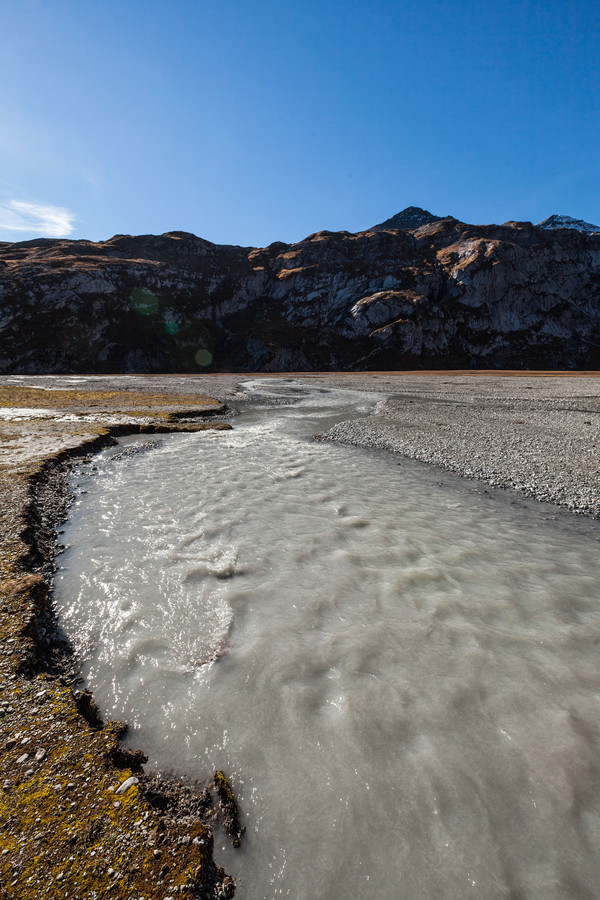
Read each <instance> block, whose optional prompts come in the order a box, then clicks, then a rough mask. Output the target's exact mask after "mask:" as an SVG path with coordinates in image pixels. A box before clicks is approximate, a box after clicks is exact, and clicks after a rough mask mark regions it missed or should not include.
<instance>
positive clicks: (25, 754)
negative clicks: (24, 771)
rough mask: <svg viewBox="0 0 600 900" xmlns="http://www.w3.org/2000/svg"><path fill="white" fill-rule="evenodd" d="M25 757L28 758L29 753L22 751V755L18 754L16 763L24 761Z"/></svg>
mask: <svg viewBox="0 0 600 900" xmlns="http://www.w3.org/2000/svg"><path fill="white" fill-rule="evenodd" d="M26 759H29V753H24V754H23V756H20V757H19V758H18V760H17V762H18V763H24V762H25V760H26Z"/></svg>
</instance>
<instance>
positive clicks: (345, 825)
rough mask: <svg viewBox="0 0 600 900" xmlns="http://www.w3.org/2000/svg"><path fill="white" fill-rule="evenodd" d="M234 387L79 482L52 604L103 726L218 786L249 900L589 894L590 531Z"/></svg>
mask: <svg viewBox="0 0 600 900" xmlns="http://www.w3.org/2000/svg"><path fill="white" fill-rule="evenodd" d="M246 390H247V392H248V394H249V395H253V396H254V398H255V403H254V404H252V405H250V407H249V408H248V410H247V411H246V412H245V413H244V414H243V415H241V416H239V417H238V418H237V419H236V420H235V421H234V430H233V431H231V432H212V433H211V432H204V433H199V434H180V435H172V436H169V437H167V438H165V439H164V440H161V441H160V443H159V445H158V447H156V448H155V449H150V450H147V451H145V452H142V453H135V454H125V455H123V454H121V455H117V456H115V455H114V451H107V452H105V453H103V454H101V455H100V456H98V457H96V458H95V460H94V463H93V466H94V467H95V469H96V471H95V472H94V471H92V468H91V467H87V468H86V469H85V470H83V471H82V472H80V473H79V475H78V476H77V479H76V480H77V483H78V486H77V487H76V489H75V490H76V500H75V503H74V505H73V507H72V510H71V517H70V520H69V523H68V524H67V526H66V534H65V535H64V537H63V538H62V539H63V540H65V542H66V543H67V544H69V545H70V547H69V549H67V551H66V552H65V553H64V554H63V555H62V556H61V557H60V558H59V564H60V568H59V571H58V573H57V578H56V597H57V602H58V604H59V609H60V614H61V617H62V622H63V625H64V627H65V630H66V631H67V633H68V635H69V636H70V638H71V640H72V641H73V643H74V644H75V646H76V648H77V650H78V651H79V653H80V655H81V657H82V659H83V663H84V676H85V679H86V682H87V684H88V685H89V686H90V687H91V688H92V690H93V691H94V693H95V696H96V699H97V701H98V702H99V704H100V706H101V709H102V711H103V713H104V714H105V716H106V717H111V718H118V719H123V720H125V721H127V722H129V723H130V724H131V725H132V726H133V735H132V739H131V743H132V744H133V745H134V746H140V747H142V748H143V749H144V751H145V752H146V753H148V754H149V756H150V761H149V766H148V767H150V766H155V767H158V768H161V769H166V770H171V771H175V772H177V773H186V774H187V775H190V776H197V777H203V776H205V775H209V774H210V773H212V772H213V771H214V769H215V768H221V769H223V770H225V771H226V772H227V773H228V774H230V775H231V778H232V783H233V785H234V788H235V790H236V792H237V794H238V797H239V799H240V804H241V808H242V810H243V814H244V824H245V825H246V828H247V833H246V836H245V838H244V839H243V841H242V847H241V848H240V849H239V850H234V849H232V848H230V847H229V845H228V843H227V840H226V839H225V838H224V837H222V836H221V835H217V836H216V840H215V857H216V859H217V861H218V862H219V863H220V864H222V865H224V866H225V868H226V869H227V871H228V872H230V873H231V874H233V875H235V876H236V877H237V880H238V892H237V894H236V896H237V897H239V898H240V900H263V898H266V900H272V898H277V897H280V896H289V897H293V898H295V900H308V898H311V900H315V898H317V900H340V898H342V897H349V898H350V897H351V898H361V900H363V898H365V900H388V898H390V900H396V898H399V900H400V898H401V900H425V898H427V900H434V898H435V900H459V898H460V900H464V898H465V897H470V896H472V897H477V898H485V900H495V898H513V900H516V898H532V900H534V898H535V900H542V898H543V900H553V898H578V900H582V898H587V897H597V896H598V895H599V893H600V887H599V885H600V691H599V686H600V564H599V558H598V550H599V544H598V538H599V537H600V535H599V534H598V532H597V530H595V529H594V528H593V527H588V528H584V529H582V528H580V527H578V526H577V525H576V523H575V521H573V524H572V527H571V524H570V522H567V521H566V519H564V517H559V520H558V521H554V520H552V519H551V518H550V517H549V516H550V515H551V513H552V510H551V509H550V508H546V509H544V507H542V506H541V505H537V504H535V503H533V502H532V503H530V504H527V506H528V508H527V509H524V508H523V504H522V502H512V503H511V498H510V495H502V496H500V495H494V494H485V493H483V489H482V488H481V487H479V488H478V487H477V485H475V484H474V483H470V482H463V481H460V480H459V479H457V478H453V477H452V476H447V475H446V474H442V473H440V471H438V470H435V469H433V468H428V467H427V466H425V465H422V464H419V463H414V462H411V461H408V460H404V459H399V458H397V457H395V456H393V455H392V454H386V453H379V454H376V453H371V452H367V451H363V450H359V449H356V448H352V447H347V446H340V445H337V444H331V443H323V442H316V441H313V440H311V436H312V435H314V434H316V433H318V432H321V431H323V430H324V429H325V428H327V427H328V426H329V425H330V424H333V422H334V421H339V420H341V419H344V418H348V417H349V416H350V415H356V414H357V413H360V414H362V415H364V414H365V412H366V411H367V410H368V409H369V408H370V407H371V406H372V405H373V403H374V402H375V400H376V399H378V396H377V395H372V394H358V393H353V392H342V391H325V392H319V391H309V390H306V389H305V390H299V389H297V388H296V387H294V385H293V384H292V383H286V382H279V383H278V384H277V383H274V382H273V383H271V384H270V386H269V384H268V383H265V382H264V381H263V382H260V386H259V383H258V382H253V383H248V384H247V385H246ZM261 392H262V395H263V399H264V400H265V401H269V402H271V401H272V400H273V399H275V400H276V401H277V402H278V405H275V406H270V405H269V402H264V403H261V402H260V400H261V396H260V394H261ZM267 395H268V396H267Z"/></svg>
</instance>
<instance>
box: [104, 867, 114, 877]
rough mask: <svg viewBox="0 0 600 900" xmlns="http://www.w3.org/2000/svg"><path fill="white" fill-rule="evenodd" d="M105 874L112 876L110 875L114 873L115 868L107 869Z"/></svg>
mask: <svg viewBox="0 0 600 900" xmlns="http://www.w3.org/2000/svg"><path fill="white" fill-rule="evenodd" d="M106 874H107V875H109V876H110V877H111V878H112V876H113V875H114V874H115V870H114V869H109V870H108V871H107V873H106Z"/></svg>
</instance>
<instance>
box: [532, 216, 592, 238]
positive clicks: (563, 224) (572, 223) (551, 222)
mask: <svg viewBox="0 0 600 900" xmlns="http://www.w3.org/2000/svg"><path fill="white" fill-rule="evenodd" d="M537 227H538V228H545V229H546V230H548V231H550V230H552V229H553V228H572V229H573V230H574V231H585V232H586V233H587V234H594V232H597V231H600V225H592V224H591V223H590V222H584V221H583V219H574V218H573V217H572V216H559V215H554V216H548V218H547V219H543V220H542V221H541V222H538V224H537Z"/></svg>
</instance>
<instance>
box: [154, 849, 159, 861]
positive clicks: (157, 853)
mask: <svg viewBox="0 0 600 900" xmlns="http://www.w3.org/2000/svg"><path fill="white" fill-rule="evenodd" d="M159 856H160V850H155V851H154V857H155V858H157V859H158V857H159Z"/></svg>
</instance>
